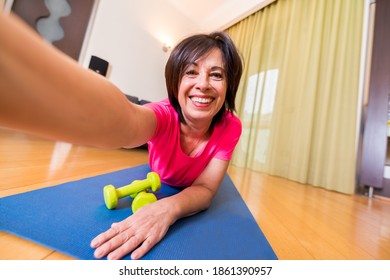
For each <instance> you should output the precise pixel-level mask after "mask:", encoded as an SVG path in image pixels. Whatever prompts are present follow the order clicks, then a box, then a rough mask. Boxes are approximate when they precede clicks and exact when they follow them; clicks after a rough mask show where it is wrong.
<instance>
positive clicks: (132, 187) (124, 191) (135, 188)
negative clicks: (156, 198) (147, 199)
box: [116, 179, 150, 197]
mask: <svg viewBox="0 0 390 280" xmlns="http://www.w3.org/2000/svg"><path fill="white" fill-rule="evenodd" d="M148 188H150V182H149V181H148V180H147V179H144V180H135V181H133V182H132V183H131V184H129V185H126V186H123V187H120V188H117V189H116V194H117V196H118V197H125V196H128V195H132V194H137V193H139V192H142V191H144V190H146V189H148Z"/></svg>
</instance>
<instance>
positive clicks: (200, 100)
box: [191, 97, 213, 104]
mask: <svg viewBox="0 0 390 280" xmlns="http://www.w3.org/2000/svg"><path fill="white" fill-rule="evenodd" d="M191 100H192V101H194V102H197V103H202V104H208V103H210V102H211V101H213V99H212V98H204V97H191Z"/></svg>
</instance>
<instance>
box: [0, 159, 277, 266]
mask: <svg viewBox="0 0 390 280" xmlns="http://www.w3.org/2000/svg"><path fill="white" fill-rule="evenodd" d="M148 172H150V168H149V166H148V165H140V166H137V167H134V168H129V169H124V170H120V171H116V172H112V173H107V174H103V175H99V176H95V177H90V178H86V179H82V180H78V181H73V182H69V183H65V184H61V185H58V186H54V187H48V188H44V189H39V190H35V191H31V192H26V193H22V194H17V195H12V196H8V197H4V198H0V230H3V231H6V232H9V233H12V234H15V235H18V236H20V237H23V238H25V239H29V240H32V241H34V242H36V243H39V244H42V245H44V246H46V247H49V248H52V249H54V250H57V251H59V252H62V253H64V254H67V255H69V256H72V257H74V258H77V259H82V260H88V259H94V256H93V249H91V248H90V247H89V244H90V242H91V240H92V239H93V238H94V237H95V236H96V235H98V234H99V233H101V232H103V231H105V230H107V229H108V228H109V227H110V225H111V224H112V223H113V222H118V221H121V220H123V219H125V218H126V217H128V216H129V215H131V213H132V211H131V202H132V199H131V198H130V197H128V198H123V199H120V200H119V203H118V207H117V208H116V209H114V210H108V209H107V208H106V206H105V204H104V198H103V187H104V186H105V185H108V184H113V185H114V186H115V187H121V186H124V185H127V184H129V183H131V182H132V181H133V180H137V179H138V180H139V179H143V178H145V177H146V174H147V173H148ZM178 191H179V190H177V189H175V188H172V187H170V186H167V185H162V187H161V189H160V190H159V191H158V192H157V193H156V195H157V197H158V199H161V198H163V197H166V196H170V195H173V194H175V193H177V192H178ZM129 258H130V256H129V255H128V256H126V257H125V258H124V259H129ZM143 259H149V260H150V259H153V260H216V259H218V260H227V259H230V260H231V259H233V260H234V259H236V260H240V259H241V260H243V259H251V260H253V259H267V260H275V259H277V257H276V255H275V253H274V251H273V250H272V248H271V246H270V244H269V243H268V241H267V239H266V238H265V236H264V235H263V233H262V232H261V230H260V228H259V227H258V225H257V223H256V221H255V220H254V218H253V216H252V214H251V213H250V211H249V209H248V208H247V206H246V204H245V203H244V201H243V200H242V198H241V196H240V194H239V193H238V191H237V190H236V188H235V186H234V184H233V183H232V181H231V180H230V178H229V176H228V175H226V176H225V178H224V180H223V182H222V185H221V187H220V189H219V191H218V193H217V195H216V196H215V198H214V200H213V202H212V205H211V206H210V208H209V209H208V210H206V211H203V212H201V213H198V214H196V215H194V216H191V217H187V218H183V219H181V220H179V221H177V222H176V223H175V224H174V225H173V226H171V228H170V229H169V231H168V233H167V234H166V236H165V237H164V238H163V240H162V241H161V242H160V243H158V244H157V245H156V246H155V247H154V248H153V249H152V250H151V251H150V252H149V253H148V254H146V255H145V256H144V258H143Z"/></svg>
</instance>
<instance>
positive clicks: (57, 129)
mask: <svg viewBox="0 0 390 280" xmlns="http://www.w3.org/2000/svg"><path fill="white" fill-rule="evenodd" d="M131 106H132V105H130V104H129V102H128V101H127V99H126V97H125V96H124V95H123V94H122V93H121V92H120V91H119V89H117V88H116V87H115V86H114V85H113V84H112V83H110V82H109V81H108V80H107V79H105V78H104V77H102V76H100V75H98V74H95V73H93V72H92V71H90V70H88V69H84V68H82V67H80V66H79V65H78V64H77V63H76V62H75V61H74V60H72V59H71V58H69V57H67V56H66V55H64V54H63V53H61V52H60V51H58V50H57V49H55V48H54V47H52V46H51V45H49V44H47V43H45V42H44V41H43V40H42V39H41V38H40V37H39V36H38V35H37V34H36V33H35V32H33V31H32V30H30V28H29V27H27V26H26V25H25V24H24V23H22V22H21V20H19V19H18V18H15V17H13V16H8V15H4V14H0V126H3V127H10V128H14V129H18V130H22V131H26V132H30V133H34V134H37V135H41V136H44V137H48V138H52V139H58V140H63V141H68V142H72V143H77V144H84V145H94V146H101V147H120V146H124V145H128V144H129V143H128V142H126V141H128V139H131V136H132V133H133V132H134V131H133V130H132V123H136V119H135V117H136V116H137V112H132V110H139V109H138V108H137V109H134V108H131ZM133 107H136V106H133Z"/></svg>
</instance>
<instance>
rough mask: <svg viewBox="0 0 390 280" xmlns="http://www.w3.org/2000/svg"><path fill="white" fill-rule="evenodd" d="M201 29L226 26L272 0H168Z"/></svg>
mask: <svg viewBox="0 0 390 280" xmlns="http://www.w3.org/2000/svg"><path fill="white" fill-rule="evenodd" d="M168 1H169V2H170V3H171V5H172V6H173V7H175V8H176V9H177V10H178V11H180V12H181V13H182V14H183V15H184V16H186V17H187V18H188V19H190V20H191V21H192V22H194V23H195V24H197V25H198V26H199V27H200V28H201V29H205V30H214V29H221V28H226V27H227V26H229V25H231V24H233V23H235V22H237V21H238V20H240V19H242V18H244V17H245V16H248V15H250V14H251V13H253V12H255V11H256V10H259V9H260V8H262V7H264V5H266V4H267V3H270V2H273V1H274V0H211V1H210V0H197V1H193V0H168Z"/></svg>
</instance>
